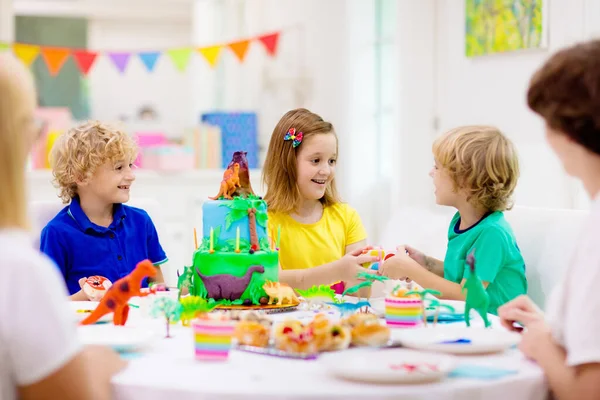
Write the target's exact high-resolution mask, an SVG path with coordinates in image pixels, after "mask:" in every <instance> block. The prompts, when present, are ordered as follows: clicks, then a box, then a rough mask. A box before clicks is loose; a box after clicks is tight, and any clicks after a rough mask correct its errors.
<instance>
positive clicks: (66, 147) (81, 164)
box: [50, 121, 138, 203]
mask: <svg viewBox="0 0 600 400" xmlns="http://www.w3.org/2000/svg"><path fill="white" fill-rule="evenodd" d="M137 153H138V147H137V144H136V143H135V142H134V140H133V139H132V138H131V137H130V136H129V135H127V134H126V133H124V132H122V131H120V130H118V129H116V128H113V127H111V126H109V125H106V124H103V123H101V122H98V121H89V122H86V123H84V124H81V125H79V126H77V127H75V128H73V129H70V130H69V131H68V132H67V133H65V134H63V135H60V136H59V138H58V139H57V140H56V142H55V143H54V147H52V151H51V153H50V165H51V166H52V174H53V175H54V183H55V185H56V186H57V187H58V188H59V189H60V194H59V197H60V198H61V200H62V201H63V203H69V202H70V201H71V199H72V198H73V197H75V196H76V195H77V182H78V181H82V180H84V179H87V178H90V177H91V176H92V175H93V174H94V172H96V170H97V169H98V167H100V166H101V165H102V164H104V163H106V162H107V161H109V162H113V163H116V162H118V161H120V160H130V162H133V160H135V158H136V156H137Z"/></svg>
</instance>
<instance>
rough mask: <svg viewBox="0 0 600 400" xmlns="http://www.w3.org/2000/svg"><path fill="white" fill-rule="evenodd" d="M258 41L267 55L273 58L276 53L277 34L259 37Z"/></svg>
mask: <svg viewBox="0 0 600 400" xmlns="http://www.w3.org/2000/svg"><path fill="white" fill-rule="evenodd" d="M258 40H260V41H261V43H262V44H264V45H265V49H267V53H269V54H270V55H272V56H274V55H275V53H277V43H278V41H279V32H277V33H272V34H270V35H263V36H259V37H258Z"/></svg>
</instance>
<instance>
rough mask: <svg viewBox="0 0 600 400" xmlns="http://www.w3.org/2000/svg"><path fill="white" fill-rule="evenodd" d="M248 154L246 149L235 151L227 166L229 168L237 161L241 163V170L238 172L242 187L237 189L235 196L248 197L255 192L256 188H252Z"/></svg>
mask: <svg viewBox="0 0 600 400" xmlns="http://www.w3.org/2000/svg"><path fill="white" fill-rule="evenodd" d="M246 154H248V152H246V151H236V152H235V153H233V156H232V157H231V161H230V162H229V165H228V166H227V168H231V167H232V166H233V164H235V163H238V164H240V172H239V174H238V175H239V177H240V187H239V188H238V189H236V190H235V193H234V194H233V196H242V197H248V195H250V194H254V190H252V184H251V183H250V172H249V167H248V159H247V158H246Z"/></svg>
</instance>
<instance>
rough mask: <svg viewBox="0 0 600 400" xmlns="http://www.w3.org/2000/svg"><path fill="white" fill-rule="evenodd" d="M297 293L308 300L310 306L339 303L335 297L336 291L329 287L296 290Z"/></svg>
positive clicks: (320, 286) (321, 286)
mask: <svg viewBox="0 0 600 400" xmlns="http://www.w3.org/2000/svg"><path fill="white" fill-rule="evenodd" d="M296 292H298V294H299V295H300V296H302V297H303V298H304V300H306V302H307V303H308V304H309V306H313V305H317V304H324V303H326V302H333V303H338V302H339V301H338V300H337V298H336V297H335V291H334V290H333V289H332V288H331V287H329V286H327V285H319V286H313V287H311V288H309V289H307V290H300V289H296Z"/></svg>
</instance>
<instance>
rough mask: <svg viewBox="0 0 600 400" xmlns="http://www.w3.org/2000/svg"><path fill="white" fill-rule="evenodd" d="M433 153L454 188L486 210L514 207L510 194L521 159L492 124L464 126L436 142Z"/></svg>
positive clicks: (516, 177) (514, 185)
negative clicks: (462, 191) (464, 193)
mask: <svg viewBox="0 0 600 400" xmlns="http://www.w3.org/2000/svg"><path fill="white" fill-rule="evenodd" d="M433 155H434V157H435V159H436V161H437V162H438V163H439V164H440V165H441V166H442V167H443V168H445V169H446V170H447V171H448V173H449V175H450V178H451V179H452V181H453V183H454V189H455V190H457V189H462V190H464V191H466V192H467V200H468V201H469V202H470V203H471V204H472V205H474V206H476V207H482V208H484V209H485V210H487V211H504V210H510V209H511V208H512V201H511V198H510V197H511V195H512V194H513V192H514V190H515V187H516V186H517V179H518V178H519V160H518V157H517V152H516V150H515V148H514V146H513V144H512V142H511V141H510V140H508V138H507V137H506V136H504V135H503V134H502V133H501V132H500V131H499V130H498V129H496V128H494V127H491V126H462V127H459V128H455V129H452V130H451V131H449V132H447V133H445V134H444V135H442V136H441V137H440V138H438V139H437V140H436V141H435V142H434V143H433Z"/></svg>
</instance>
